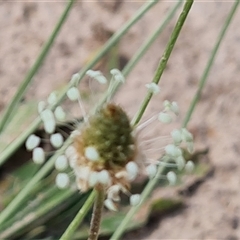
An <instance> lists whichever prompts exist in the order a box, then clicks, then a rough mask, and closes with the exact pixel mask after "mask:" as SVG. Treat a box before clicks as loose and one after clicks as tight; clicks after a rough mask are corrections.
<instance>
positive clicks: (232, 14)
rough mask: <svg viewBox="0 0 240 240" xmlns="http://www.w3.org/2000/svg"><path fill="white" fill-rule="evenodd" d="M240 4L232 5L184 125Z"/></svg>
mask: <svg viewBox="0 0 240 240" xmlns="http://www.w3.org/2000/svg"><path fill="white" fill-rule="evenodd" d="M238 4H239V0H236V1H235V3H234V4H233V6H232V9H231V11H230V13H229V15H228V17H227V19H226V21H225V23H224V25H223V27H222V29H221V31H220V33H219V36H218V38H217V42H216V44H215V46H214V48H213V50H212V52H211V55H210V57H209V59H208V62H207V64H206V68H205V70H204V71H203V75H202V77H201V79H200V81H199V86H198V89H197V92H196V94H195V95H194V98H193V100H192V102H191V104H190V107H189V109H188V112H187V114H186V116H185V119H184V121H183V124H182V126H183V127H186V126H187V124H188V122H189V120H190V118H191V116H192V114H193V111H194V109H195V107H196V104H197V102H198V101H199V98H200V96H201V93H202V90H203V88H204V86H205V84H206V80H207V77H208V75H209V73H210V70H211V68H212V65H213V62H214V59H215V57H216V55H217V52H218V49H219V47H220V44H221V42H222V40H223V38H224V36H225V34H226V31H227V29H228V27H229V24H230V23H231V21H232V19H233V16H234V14H235V12H236V10H237V7H238Z"/></svg>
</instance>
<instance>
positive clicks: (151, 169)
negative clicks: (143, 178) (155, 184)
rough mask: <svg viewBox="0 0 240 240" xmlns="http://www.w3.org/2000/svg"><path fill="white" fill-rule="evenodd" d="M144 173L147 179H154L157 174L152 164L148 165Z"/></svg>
mask: <svg viewBox="0 0 240 240" xmlns="http://www.w3.org/2000/svg"><path fill="white" fill-rule="evenodd" d="M146 172H147V175H148V176H149V178H154V177H155V175H156V173H157V167H156V165H154V164H150V165H148V166H147V167H146Z"/></svg>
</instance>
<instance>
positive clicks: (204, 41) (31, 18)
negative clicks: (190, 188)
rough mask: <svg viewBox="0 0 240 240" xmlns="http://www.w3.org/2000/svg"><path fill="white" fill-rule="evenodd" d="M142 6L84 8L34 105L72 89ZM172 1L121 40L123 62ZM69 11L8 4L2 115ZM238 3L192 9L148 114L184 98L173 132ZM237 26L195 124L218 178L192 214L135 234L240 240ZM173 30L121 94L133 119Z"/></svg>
mask: <svg viewBox="0 0 240 240" xmlns="http://www.w3.org/2000/svg"><path fill="white" fill-rule="evenodd" d="M142 4H143V1H116V2H115V1H112V2H104V1H92V2H90V1H79V2H78V3H77V4H76V5H75V7H74V9H73V10H72V12H71V14H70V16H69V17H68V20H67V22H66V24H65V25H64V27H63V29H62V31H61V33H60V35H59V36H58V38H57V40H56V42H55V44H54V47H53V48H52V50H51V52H50V54H49V56H48V57H47V59H46V61H45V63H44V65H43V66H42V68H41V70H40V71H39V72H38V74H37V75H36V77H35V79H34V82H33V83H32V85H31V86H30V87H29V89H28V93H27V95H26V100H27V101H31V100H33V99H37V100H40V99H45V98H46V96H47V95H48V94H49V93H50V92H51V91H52V90H54V89H56V88H60V87H61V86H63V85H64V84H65V83H67V82H68V81H69V79H70V77H71V75H72V74H73V73H75V72H77V71H79V70H80V69H81V67H82V66H83V65H84V63H86V61H88V60H89V58H90V56H92V54H93V53H94V52H95V51H97V50H98V49H99V47H100V46H101V45H102V44H103V43H104V42H105V40H106V37H107V33H111V32H115V31H116V30H117V29H118V28H119V27H120V26H121V25H122V24H123V23H124V22H125V21H127V20H128V19H129V18H130V17H131V16H132V15H133V13H134V12H135V11H136V10H137V9H138V8H139V7H140V6H141V5H142ZM173 4H174V2H170V1H162V2H161V3H159V4H157V5H156V6H155V7H154V8H153V9H152V10H151V11H150V12H149V13H148V14H147V15H146V16H145V17H144V18H143V19H142V20H140V21H139V23H138V24H137V25H135V26H134V27H133V28H132V29H131V30H130V32H129V33H128V34H127V35H126V36H125V37H124V38H123V40H122V41H121V43H120V53H121V55H123V56H124V57H125V58H127V59H129V58H131V56H132V55H133V54H134V52H135V51H136V50H137V49H138V48H139V46H140V45H141V43H142V42H143V41H144V39H145V38H146V36H147V35H149V34H150V33H151V32H153V30H154V29H155V28H156V27H157V26H158V24H159V23H160V21H161V20H162V17H163V16H164V14H165V13H166V12H167V10H168V9H169V7H171V6H173ZM64 6H65V3H64V2H40V1H39V2H38V1H33V2H30V1H14V2H13V1H11V2H10V1H1V2H0V63H1V64H0V79H1V80H0V94H1V98H0V110H2V109H3V107H4V106H6V104H7V103H8V101H9V99H11V97H12V96H13V94H14V93H15V91H16V89H17V88H18V86H19V84H20V82H21V81H22V79H23V78H24V76H25V74H26V72H27V71H28V69H29V68H30V67H31V66H32V64H33V62H34V60H35V58H36V56H37V55H38V53H39V51H40V48H41V46H42V44H43V43H44V41H45V40H46V39H47V37H48V36H49V34H50V33H51V31H52V29H53V27H54V25H55V24H56V22H57V19H58V17H59V16H60V14H61V12H62V11H63V9H64ZM231 6H232V2H230V1H225V2H220V1H211V2H210V1H209V2H207V1H205V2H204V1H196V2H195V3H194V5H193V7H192V10H191V13H190V15H189V17H188V19H187V21H186V24H185V26H184V28H183V30H182V33H181V36H180V38H179V40H178V42H177V44H176V47H175V49H174V51H173V54H172V56H171V59H170V61H169V63H168V67H167V70H166V71H165V73H164V75H163V78H162V80H161V83H160V87H161V94H159V95H157V96H155V97H154V99H153V100H152V102H151V104H150V106H149V108H148V110H147V113H146V116H147V115H149V114H151V113H152V112H154V111H157V110H159V109H160V108H161V105H162V101H163V100H164V99H166V98H167V99H169V100H174V101H177V102H178V104H179V106H180V107H181V116H180V118H179V119H178V121H177V123H175V127H177V126H179V125H180V123H181V121H182V119H183V117H184V114H185V113H186V111H187V108H188V106H189V103H190V101H191V99H192V97H193V96H194V94H195V92H196V88H197V85H198V81H199V79H200V77H201V75H202V72H203V69H204V67H205V65H206V62H207V59H208V56H209V54H210V51H211V49H212V47H213V45H214V43H215V41H216V38H217V35H218V33H219V31H220V29H221V27H222V25H223V23H224V20H225V18H226V16H227V13H228V12H229V10H230V8H231ZM175 19H176V17H175ZM239 22H240V10H238V12H237V14H236V16H235V18H234V21H233V22H232V24H231V26H230V28H229V30H228V33H227V36H226V37H225V40H224V43H223V44H222V46H221V48H220V51H219V53H218V55H217V59H216V61H215V64H214V67H213V69H212V71H211V74H210V76H209V78H208V82H207V84H206V87H205V89H204V92H203V94H202V96H201V101H200V103H199V104H198V106H197V108H196V111H195V112H194V114H193V117H192V119H191V121H190V124H189V128H190V130H192V132H193V133H194V136H195V141H196V147H199V146H201V147H202V146H204V147H209V149H210V152H209V159H210V161H211V163H212V165H213V166H214V169H215V171H214V175H213V176H212V177H210V178H208V179H206V181H205V182H204V183H203V184H202V185H201V186H200V187H199V188H198V189H197V191H196V192H195V193H194V194H193V195H192V196H191V197H186V199H185V200H186V207H185V208H184V210H182V211H179V212H175V213H173V214H170V215H168V216H166V217H165V218H164V219H162V220H161V221H159V222H156V223H155V224H154V227H147V228H146V229H144V231H142V232H141V231H140V232H139V233H138V234H137V233H136V235H134V236H135V237H136V239H228V240H235V239H240V226H239V221H240V219H239V218H240V163H239V161H240V160H239V154H240V146H239V139H240V128H239V118H240V108H239V101H240V80H239V76H240V30H239ZM173 27H174V21H172V22H171V24H170V25H169V26H168V27H167V28H166V29H165V31H164V32H163V34H162V35H161V37H159V38H158V40H157V41H156V42H155V43H154V45H153V46H152V47H151V49H150V50H149V51H148V53H147V54H146V55H145V56H144V58H143V59H142V60H141V62H139V64H138V65H137V66H136V67H135V69H134V70H133V72H132V73H131V74H130V75H129V77H128V79H127V83H126V85H125V86H124V87H122V89H121V91H120V92H119V93H118V94H117V95H116V98H115V101H116V102H117V103H119V104H121V105H122V106H124V108H126V110H127V111H128V112H129V114H130V115H133V114H134V113H135V112H136V110H137V109H138V106H139V105H140V103H141V100H142V98H143V96H144V95H145V93H146V88H145V84H146V83H148V82H150V81H151V79H152V77H153V75H154V70H155V69H156V66H157V64H158V61H159V59H160V56H161V54H162V52H163V50H164V47H165V45H166V43H167V40H168V37H169V35H170V33H171V30H172V29H173ZM136 92H137V93H136ZM173 127H174V126H173ZM132 236H133V235H132ZM130 238H131V237H129V238H128V239H130ZM132 238H133V237H132Z"/></svg>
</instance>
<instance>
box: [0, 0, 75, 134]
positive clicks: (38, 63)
mask: <svg viewBox="0 0 240 240" xmlns="http://www.w3.org/2000/svg"><path fill="white" fill-rule="evenodd" d="M74 1H75V0H69V2H68V4H67V6H66V8H65V10H64V12H63V14H62V16H61V17H60V19H59V21H58V23H57V25H56V27H55V29H54V30H53V32H52V34H51V36H50V37H49V39H48V41H47V42H46V43H45V45H44V46H43V48H42V51H41V53H40V54H39V56H38V58H37V60H36V62H35V63H34V65H33V66H32V68H31V69H30V70H29V72H28V73H27V75H26V77H25V79H24V80H23V82H22V83H21V85H20V86H19V88H18V90H17V92H16V94H15V95H14V97H13V98H12V100H11V102H10V103H9V104H8V107H7V108H6V110H5V111H4V113H3V116H2V119H1V122H0V133H1V132H2V131H3V130H4V128H5V127H6V126H7V124H8V123H9V122H10V121H9V117H11V115H12V113H13V112H14V110H15V109H16V107H17V105H18V103H19V102H20V100H21V99H22V97H23V95H24V93H25V92H26V89H27V87H28V86H29V83H30V82H31V81H32V79H33V76H34V75H35V74H36V72H37V71H38V69H39V68H40V66H41V64H42V63H43V61H44V59H45V57H46V56H47V54H48V52H49V50H50V48H51V47H52V44H53V42H54V40H55V38H56V37H57V35H58V33H59V31H60V29H61V27H62V26H63V24H64V22H65V21H66V18H67V16H68V13H69V11H70V10H71V8H72V6H73V3H74Z"/></svg>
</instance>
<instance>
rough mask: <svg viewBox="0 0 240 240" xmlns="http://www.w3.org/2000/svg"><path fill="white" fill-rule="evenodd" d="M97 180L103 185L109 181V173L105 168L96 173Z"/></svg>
mask: <svg viewBox="0 0 240 240" xmlns="http://www.w3.org/2000/svg"><path fill="white" fill-rule="evenodd" d="M98 182H99V183H102V184H105V185H106V184H108V183H110V175H109V173H108V171H107V170H102V171H101V172H99V173H98Z"/></svg>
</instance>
